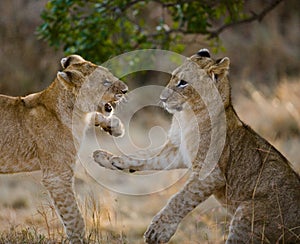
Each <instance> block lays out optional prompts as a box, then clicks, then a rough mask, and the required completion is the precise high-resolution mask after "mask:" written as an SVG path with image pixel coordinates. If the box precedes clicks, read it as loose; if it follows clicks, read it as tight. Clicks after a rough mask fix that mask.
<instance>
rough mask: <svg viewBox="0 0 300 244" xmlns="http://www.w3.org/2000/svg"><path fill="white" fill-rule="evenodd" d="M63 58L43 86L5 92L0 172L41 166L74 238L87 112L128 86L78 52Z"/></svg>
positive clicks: (0, 100)
mask: <svg viewBox="0 0 300 244" xmlns="http://www.w3.org/2000/svg"><path fill="white" fill-rule="evenodd" d="M61 63H62V66H63V68H64V70H63V71H62V72H58V74H57V78H56V79H55V80H54V82H53V83H52V84H51V85H50V86H49V87H48V88H47V89H45V90H44V91H41V92H39V93H35V94H31V95H28V96H25V97H9V96H4V95H0V110H1V118H2V119H1V120H0V134H1V137H0V146H1V151H0V173H2V174H11V173H18V172H30V171H35V170H42V184H43V185H44V186H45V187H46V189H47V190H48V191H49V195H50V197H51V198H52V200H53V203H54V205H55V207H56V210H57V213H58V216H59V217H60V219H61V221H62V223H63V225H64V227H65V231H66V234H67V236H68V238H69V239H70V241H71V243H82V242H83V241H84V235H85V225H84V220H83V218H82V216H81V213H80V211H79V209H78V205H77V201H76V199H75V195H74V190H73V182H74V165H75V161H76V155H77V149H78V148H79V145H80V140H81V138H82V136H83V134H84V129H85V127H86V124H87V122H86V117H88V115H89V113H94V112H95V111H96V113H97V111H98V110H99V109H100V108H101V107H102V106H103V104H106V103H110V104H115V103H117V102H118V101H119V100H120V99H121V98H122V96H123V93H125V92H126V91H127V86H126V85H125V84H124V83H123V82H121V81H120V80H118V79H117V78H116V77H114V76H113V75H112V74H111V73H110V72H109V71H108V70H107V69H105V68H103V67H101V66H97V65H95V64H93V63H91V62H88V61H85V60H84V59H83V58H81V57H80V56H78V55H71V56H69V57H66V58H64V59H62V61H61ZM99 106H100V107H99ZM100 110H101V109H100ZM101 111H102V110H101ZM101 111H100V112H101ZM103 116H105V115H103ZM72 132H73V133H72Z"/></svg>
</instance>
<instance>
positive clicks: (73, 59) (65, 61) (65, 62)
mask: <svg viewBox="0 0 300 244" xmlns="http://www.w3.org/2000/svg"><path fill="white" fill-rule="evenodd" d="M83 62H86V61H85V60H84V59H83V58H82V57H81V56H79V55H76V54H73V55H70V56H68V57H65V58H62V59H61V60H60V64H61V67H62V68H63V69H66V68H67V67H68V66H70V65H71V64H77V63H83Z"/></svg>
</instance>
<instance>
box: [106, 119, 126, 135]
mask: <svg viewBox="0 0 300 244" xmlns="http://www.w3.org/2000/svg"><path fill="white" fill-rule="evenodd" d="M109 133H110V134H111V135H112V136H114V137H121V136H123V135H124V125H123V123H122V121H121V120H120V119H119V118H118V117H116V116H112V118H111V121H110V131H109Z"/></svg>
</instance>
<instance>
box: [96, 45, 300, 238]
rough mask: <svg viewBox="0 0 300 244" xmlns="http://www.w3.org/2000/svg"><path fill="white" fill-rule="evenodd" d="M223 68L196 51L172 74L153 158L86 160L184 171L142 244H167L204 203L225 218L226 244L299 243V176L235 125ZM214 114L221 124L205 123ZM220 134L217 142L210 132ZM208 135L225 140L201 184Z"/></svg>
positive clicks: (224, 63) (104, 155)
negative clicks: (211, 200)
mask: <svg viewBox="0 0 300 244" xmlns="http://www.w3.org/2000/svg"><path fill="white" fill-rule="evenodd" d="M229 64H230V61H229V58H227V57H225V58H222V59H219V60H214V59H212V58H211V57H210V53H209V52H208V50H207V49H202V50H200V51H199V52H198V53H197V54H196V55H193V56H192V57H190V58H188V59H187V60H186V61H185V62H184V63H183V64H182V65H181V66H180V67H178V68H177V69H176V70H174V72H173V73H172V78H171V80H170V82H169V84H168V85H167V87H166V88H165V89H164V90H163V92H162V94H161V101H162V102H163V103H164V107H165V108H166V109H167V110H168V111H169V112H171V113H173V114H174V118H173V121H172V124H171V128H170V131H169V136H168V140H167V142H166V144H165V146H164V147H163V148H162V150H161V151H160V153H158V154H157V156H156V157H145V158H144V159H139V158H138V157H135V156H134V155H133V156H130V155H129V156H127V155H122V156H113V155H112V154H110V153H109V152H105V151H101V150H99V151H96V152H94V159H95V161H96V162H97V163H99V162H102V163H99V164H100V165H103V162H106V163H105V165H108V164H109V163H110V166H109V168H111V169H116V168H118V169H132V170H153V169H155V170H163V169H175V168H185V167H189V166H190V165H191V168H192V173H191V175H190V178H189V180H188V182H187V183H186V184H185V185H184V187H183V188H182V189H181V190H180V191H179V192H178V193H177V194H175V195H174V196H173V197H172V198H171V199H170V200H169V201H168V203H167V205H166V206H165V207H164V208H163V209H162V210H161V211H160V212H159V213H158V214H157V215H156V216H155V217H154V218H153V220H152V222H151V224H150V226H149V227H148V230H147V231H146V233H145V235H144V237H145V241H146V242H147V243H165V242H168V241H169V240H170V238H171V237H172V236H173V235H174V233H175V231H176V229H177V227H178V225H179V223H180V222H181V220H182V219H183V218H184V217H185V216H186V215H187V214H188V213H189V212H191V211H192V210H193V209H194V208H195V207H197V206H198V205H199V204H200V203H202V202H203V201H205V200H206V199H207V198H208V197H209V196H211V195H214V196H215V198H216V199H217V200H218V201H219V202H220V203H221V204H222V205H223V206H224V208H227V209H228V210H229V211H230V212H231V213H232V220H231V223H230V227H229V234H228V237H227V241H226V243H299V242H300V176H299V174H297V173H296V172H295V171H294V170H293V169H292V167H291V165H290V163H289V162H288V160H287V159H286V158H285V157H284V156H283V155H282V154H281V153H280V152H278V151H277V150H276V149H275V148H274V147H273V146H272V145H271V144H270V143H268V142H267V141H266V140H265V139H263V138H262V137H260V136H259V135H258V134H257V133H255V132H254V131H253V130H252V129H251V128H250V127H249V126H247V125H246V124H245V123H243V122H242V121H241V120H240V119H239V117H238V115H237V114H236V112H235V110H234V108H233V106H232V103H231V94H230V83H229V80H228V76H227V73H228V70H229ZM213 88H215V89H217V92H218V94H219V97H220V101H221V105H222V106H221V108H222V109H219V108H217V107H209V105H210V104H209V103H206V101H205V98H207V97H209V98H210V99H211V101H216V100H217V98H218V96H216V95H215V93H214V92H213ZM200 94H201V95H200ZM222 110H224V111H223V112H222ZM222 114H224V116H225V118H226V119H224V121H222V120H221V119H219V120H215V121H213V120H212V117H211V116H212V115H214V116H215V117H216V118H221V117H222V116H221V115H222ZM193 119H196V123H192V122H193ZM222 126H224V128H225V130H224V131H225V133H224V134H223V135H222V134H221V132H220V130H218V128H222ZM216 128H217V132H216V135H217V138H219V140H222V136H223V137H224V139H225V141H224V147H222V148H221V149H222V150H221V153H220V157H219V158H218V159H215V160H216V161H210V162H208V163H210V164H212V165H215V166H214V167H213V169H212V171H211V172H210V173H209V174H208V175H207V176H206V177H204V178H203V177H202V176H203V175H201V169H202V167H205V162H206V159H207V158H206V156H207V155H208V154H209V153H210V155H215V154H218V150H220V148H218V146H217V145H218V143H215V144H212V145H211V141H212V138H213V137H212V133H213V131H214V130H215V129H216ZM197 142H198V143H197ZM217 142H218V141H217ZM212 158H213V157H212Z"/></svg>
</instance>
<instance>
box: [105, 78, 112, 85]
mask: <svg viewBox="0 0 300 244" xmlns="http://www.w3.org/2000/svg"><path fill="white" fill-rule="evenodd" d="M103 85H104V86H110V85H111V81H110V80H107V79H105V80H104V81H103Z"/></svg>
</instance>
